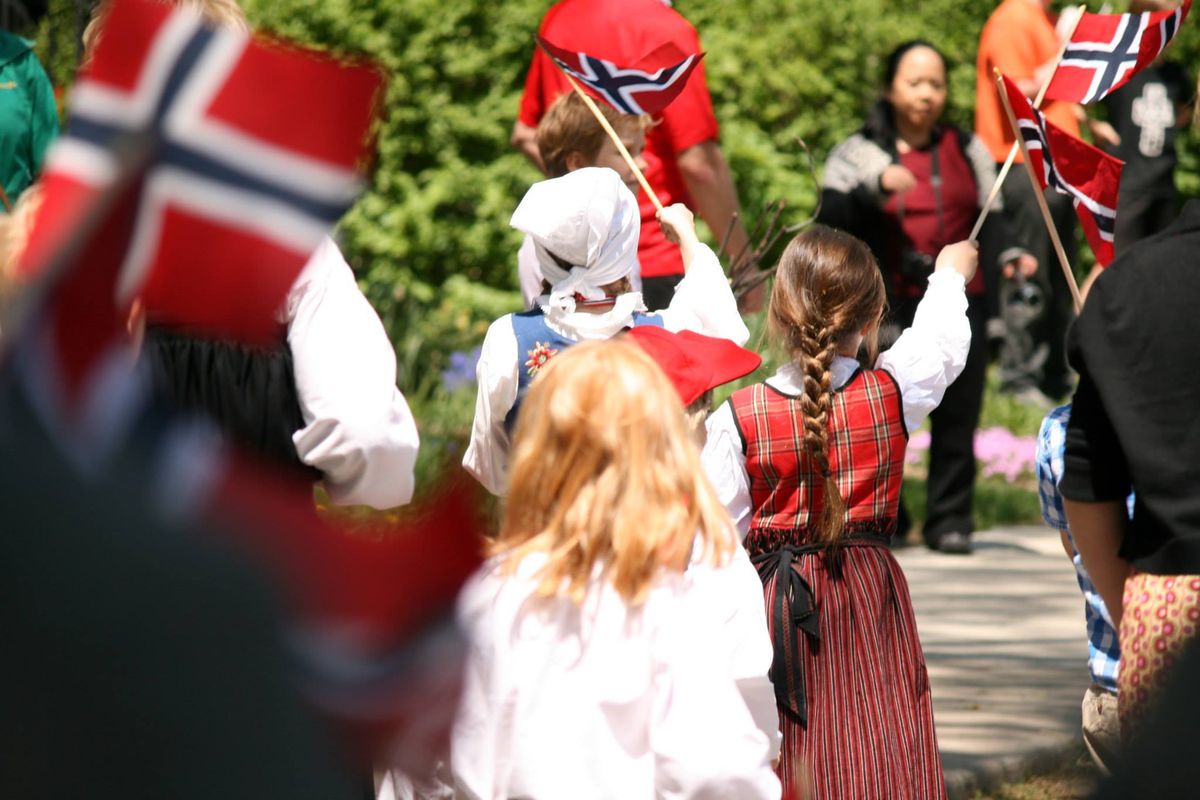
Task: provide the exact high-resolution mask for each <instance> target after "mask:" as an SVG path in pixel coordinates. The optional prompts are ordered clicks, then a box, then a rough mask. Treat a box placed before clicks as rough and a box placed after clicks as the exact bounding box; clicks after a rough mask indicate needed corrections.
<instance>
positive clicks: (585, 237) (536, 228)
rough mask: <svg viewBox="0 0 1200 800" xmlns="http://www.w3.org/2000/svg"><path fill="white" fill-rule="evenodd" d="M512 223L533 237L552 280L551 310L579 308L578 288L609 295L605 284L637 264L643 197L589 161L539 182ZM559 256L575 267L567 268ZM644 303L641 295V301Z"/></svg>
mask: <svg viewBox="0 0 1200 800" xmlns="http://www.w3.org/2000/svg"><path fill="white" fill-rule="evenodd" d="M509 224H510V225H512V226H513V227H514V228H516V229H517V230H519V231H522V232H524V233H526V234H528V235H529V237H530V238H531V239H532V240H533V244H534V249H535V251H536V252H537V259H538V266H540V267H541V270H542V275H543V276H545V278H546V280H547V281H549V282H550V297H549V301H548V302H547V303H546V304H545V307H546V309H547V310H556V311H559V312H563V313H568V314H569V313H571V312H573V311H574V310H575V295H576V294H579V295H581V296H582V297H583V298H584V299H586V300H603V299H604V297H605V295H604V290H603V289H601V288H600V287H602V286H607V285H608V284H610V283H612V282H613V281H617V280H620V279H621V278H623V277H625V276H626V275H628V274H629V273H630V272H632V271H633V268H634V266H635V265H636V264H637V243H638V234H639V233H640V231H641V216H640V214H639V212H638V204H637V199H636V198H635V197H634V196H633V192H631V191H629V187H627V186H626V185H625V184H624V183H623V182H622V181H621V178H620V176H618V175H617V173H616V172H615V171H613V170H611V169H608V168H607V167H585V168H583V169H577V170H575V171H574V172H570V173H567V174H566V175H563V176H562V177H561V178H551V179H550V180H546V181H541V182H539V183H535V184H534V185H533V186H531V187H530V188H529V191H528V192H526V193H525V197H524V198H523V199H522V200H521V203H520V205H518V206H517V210H516V211H514V212H513V215H512V220H510V222H509ZM551 254H553V255H551ZM554 256H557V257H558V258H559V259H562V260H563V261H565V262H567V263H569V264H571V265H572V266H571V268H570V269H569V270H566V269H563V268H562V267H561V266H559V263H558V261H556V260H555V258H554ZM640 304H641V303H640V297H639V298H638V299H637V301H636V303H635V305H637V306H640Z"/></svg>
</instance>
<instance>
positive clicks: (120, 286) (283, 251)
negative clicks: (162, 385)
mask: <svg viewBox="0 0 1200 800" xmlns="http://www.w3.org/2000/svg"><path fill="white" fill-rule="evenodd" d="M379 87H380V76H379V74H378V73H377V72H376V71H375V70H374V69H372V68H370V67H368V66H365V65H361V64H358V65H355V64H347V63H344V62H338V61H335V60H333V59H331V58H328V57H326V56H321V55H318V54H316V53H313V52H306V51H302V50H300V49H297V48H295V47H293V46H291V45H284V44H282V43H278V42H268V41H256V40H252V39H251V38H250V37H249V36H248V35H247V34H245V33H242V32H240V31H237V30H233V29H227V28H226V29H213V28H210V27H208V26H207V25H205V24H204V23H203V22H202V20H201V19H200V17H199V16H198V15H197V14H196V13H195V12H194V11H192V10H188V9H178V8H173V7H172V6H170V5H164V4H162V3H156V2H149V1H148V0H115V2H114V3H113V5H112V11H111V14H110V15H109V17H108V19H107V21H106V23H105V28H104V35H103V36H102V37H101V38H100V41H99V44H98V46H97V47H96V50H95V52H94V53H93V56H92V58H91V60H90V62H89V63H88V65H87V66H86V68H85V69H84V71H83V72H82V73H81V75H80V79H79V82H78V83H77V85H76V86H75V88H74V90H73V91H72V93H71V104H70V109H69V113H70V119H69V122H68V126H67V130H66V133H65V135H64V136H62V137H61V138H60V139H59V140H58V142H57V143H56V144H55V145H54V147H53V149H52V150H51V151H50V154H49V156H48V158H47V166H46V171H45V175H44V177H43V185H44V198H45V199H44V202H43V204H42V207H41V209H40V211H39V212H38V214H37V216H36V218H35V221H34V225H33V229H32V232H31V234H30V240H29V245H28V249H27V250H26V252H25V255H24V257H23V259H22V261H21V266H20V271H21V272H22V273H23V274H25V275H26V276H29V275H34V274H38V273H41V272H43V271H46V270H47V269H50V270H52V271H53V272H55V273H63V274H54V275H43V276H41V277H43V278H44V279H46V280H47V281H48V282H49V284H50V285H52V286H53V288H52V289H50V291H52V292H54V293H55V298H54V299H53V300H52V301H50V303H49V306H48V307H49V310H50V313H51V315H52V317H53V320H52V325H51V329H52V331H53V343H52V345H51V347H52V349H53V352H54V353H55V356H56V358H55V359H54V361H55V362H56V363H57V364H58V366H59V380H58V381H56V383H57V384H58V385H59V387H60V388H61V389H62V390H64V391H65V392H66V393H67V394H68V396H70V395H73V394H74V393H75V392H76V391H77V390H78V388H79V386H80V384H81V382H82V380H83V379H84V378H85V376H86V374H87V371H88V369H89V367H90V365H92V364H93V363H94V362H95V360H96V359H97V358H99V357H100V355H101V354H102V353H103V352H104V351H105V349H106V348H107V347H108V346H109V345H110V344H111V343H112V342H113V340H114V338H115V337H118V336H120V335H121V334H122V333H123V330H124V326H125V322H126V319H127V316H128V311H129V308H130V306H131V304H132V303H133V301H134V300H135V299H137V298H140V299H141V301H142V303H143V305H144V307H145V310H146V311H147V313H148V314H150V315H153V316H155V317H157V318H159V319H164V320H167V321H170V322H172V323H175V324H178V325H181V326H186V327H191V328H194V329H198V330H203V331H207V332H212V333H216V334H221V335H227V336H230V337H232V338H238V339H242V340H247V341H255V340H259V339H263V338H265V337H267V336H268V335H269V334H270V333H271V331H272V330H273V327H274V325H275V322H274V312H275V310H276V309H277V308H278V306H279V305H280V303H281V302H282V300H283V298H284V296H285V295H286V292H287V289H288V287H289V286H290V285H291V283H292V281H293V280H294V279H295V277H296V275H297V274H298V272H299V271H300V269H301V268H302V267H303V265H304V263H305V261H306V259H307V258H308V257H309V255H311V253H312V251H313V250H314V249H315V248H316V246H317V244H318V243H319V242H320V240H321V237H322V236H323V235H324V234H325V233H326V232H327V231H328V230H329V229H330V227H332V225H333V224H334V223H335V222H336V221H337V220H338V219H339V218H340V217H341V215H342V214H343V213H344V212H345V211H346V209H348V208H349V206H350V204H351V202H352V201H353V199H354V197H355V196H356V194H357V192H358V191H359V190H360V188H361V185H362V180H361V174H360V171H359V170H360V168H361V167H362V166H363V162H364V161H365V159H366V157H367V154H368V152H369V147H368V141H367V140H368V131H369V127H370V123H371V120H372V118H373V114H374V110H375V109H374V106H375V98H376V94H377V92H378V90H379ZM66 272H72V273H74V274H73V275H72V276H71V277H70V279H68V280H63V279H62V278H64V277H65V273H66Z"/></svg>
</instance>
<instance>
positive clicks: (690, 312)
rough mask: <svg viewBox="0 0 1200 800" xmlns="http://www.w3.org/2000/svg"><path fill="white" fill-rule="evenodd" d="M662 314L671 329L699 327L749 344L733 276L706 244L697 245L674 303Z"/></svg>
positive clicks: (715, 334)
mask: <svg viewBox="0 0 1200 800" xmlns="http://www.w3.org/2000/svg"><path fill="white" fill-rule="evenodd" d="M661 314H662V318H663V325H664V327H665V328H666V329H667V330H669V331H673V332H674V331H681V330H689V331H695V332H696V333H703V334H705V335H707V336H715V337H717V338H719V339H729V340H731V341H733V342H736V343H737V344H745V343H746V341H747V340H748V339H749V338H750V331H749V330H747V329H746V323H745V322H743V321H742V316H741V314H739V313H738V308H737V299H736V298H735V297H734V296H733V290H732V289H731V288H730V287H729V279H728V278H726V277H725V272H724V270H722V269H721V262H719V261H718V260H717V256H716V254H715V253H714V252H713V251H712V249H711V248H710V247H709V246H708V245H706V244H701V245H699V246H698V247H697V248H696V254H695V256H693V257H692V263H691V264H689V265H688V268H687V272H686V273H685V274H684V276H683V280H681V281H680V282H679V285H678V286H676V287H675V296H674V297H672V298H671V304H670V305H669V306H667V308H666V309H665V310H663V311H662V312H661Z"/></svg>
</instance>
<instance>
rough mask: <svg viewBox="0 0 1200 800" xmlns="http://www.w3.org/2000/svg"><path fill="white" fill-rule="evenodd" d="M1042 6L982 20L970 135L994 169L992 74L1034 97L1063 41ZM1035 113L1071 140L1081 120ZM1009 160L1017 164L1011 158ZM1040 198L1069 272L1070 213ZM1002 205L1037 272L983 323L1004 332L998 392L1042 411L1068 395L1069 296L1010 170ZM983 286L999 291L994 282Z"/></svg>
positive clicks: (1038, 0) (1048, 107)
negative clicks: (994, 322)
mask: <svg viewBox="0 0 1200 800" xmlns="http://www.w3.org/2000/svg"><path fill="white" fill-rule="evenodd" d="M1050 6H1051V0H1003V2H1001V3H1000V5H999V6H997V7H996V9H995V11H993V12H992V15H991V16H990V17H989V18H988V21H987V23H986V24H985V25H984V27H983V34H982V35H981V36H980V39H979V54H978V56H977V59H976V65H975V66H976V78H975V134H976V135H977V136H978V137H979V138H980V139H981V140H982V141H983V143H984V144H985V145H986V146H987V148H988V150H989V152H991V154H992V158H994V159H995V160H996V162H997V163H998V164H999V163H1002V162H1003V161H1004V160H1005V159H1006V158H1007V157H1008V151H1009V149H1010V148H1011V147H1012V144H1013V134H1012V129H1011V128H1010V127H1009V123H1008V120H1007V119H1006V118H1005V115H1004V108H1003V106H1001V105H1000V97H999V95H998V94H997V92H996V85H995V81H994V77H993V76H994V73H993V69H998V70H1000V71H1001V72H1003V73H1004V74H1005V75H1007V76H1008V77H1009V78H1010V79H1012V80H1013V81H1014V82H1016V84H1017V85H1018V86H1019V87H1020V88H1021V90H1022V91H1024V92H1025V94H1026V95H1027V96H1028V97H1030V98H1033V97H1034V96H1035V95H1036V94H1037V92H1038V90H1039V89H1040V88H1041V86H1042V84H1043V83H1045V82H1046V81H1047V80H1048V79H1049V78H1050V76H1051V74H1052V73H1053V71H1054V68H1055V63H1056V60H1057V57H1058V53H1059V50H1060V48H1061V46H1062V41H1063V40H1062V37H1061V34H1060V31H1059V30H1056V28H1055V23H1056V21H1057V17H1056V15H1055V14H1053V13H1052V12H1051V9H1050ZM1063 27H1066V26H1063ZM1042 111H1043V113H1044V114H1045V115H1046V118H1047V119H1048V120H1050V121H1051V122H1052V123H1054V124H1055V125H1057V126H1059V127H1060V128H1062V129H1063V130H1064V131H1066V132H1067V133H1069V134H1071V135H1072V136H1079V132H1080V124H1081V122H1084V121H1085V120H1086V115H1085V114H1084V112H1083V109H1082V108H1081V107H1080V106H1077V105H1074V104H1071V103H1064V102H1058V101H1054V102H1046V103H1043V105H1042ZM1092 133H1093V136H1095V137H1096V138H1101V139H1103V138H1105V135H1106V134H1107V131H1106V130H1105V129H1104V123H1096V124H1095V126H1094V127H1093V128H1092ZM1017 158H1018V161H1019V160H1020V155H1019V154H1018V157H1017ZM1045 196H1046V202H1047V204H1048V205H1049V207H1050V214H1051V216H1052V217H1053V219H1054V226H1055V228H1057V229H1058V235H1059V238H1060V239H1061V240H1062V243H1063V248H1064V249H1065V250H1066V253H1067V259H1068V261H1069V262H1070V264H1071V266H1072V267H1074V265H1075V257H1076V247H1075V211H1074V209H1073V208H1072V206H1071V201H1070V198H1068V197H1066V196H1065V195H1060V194H1058V193H1057V192H1054V191H1049V192H1047V193H1046V195H1045ZM1003 198H1004V211H1003V213H1004V214H1005V215H1006V216H1007V217H1008V221H1009V227H1010V230H1011V231H1012V233H1013V235H1014V236H1015V237H1016V243H1017V244H1019V245H1020V246H1022V247H1024V248H1025V249H1026V250H1028V251H1029V252H1030V253H1031V254H1032V255H1033V256H1034V257H1035V258H1037V260H1038V263H1039V264H1041V265H1043V267H1042V268H1041V269H1039V270H1038V271H1037V273H1036V274H1035V275H1034V276H1033V278H1031V279H1030V280H1029V282H1028V283H1027V284H1026V283H1023V282H1022V281H1021V279H1017V280H1016V281H1014V282H1011V283H1007V284H1005V285H1004V287H1003V288H1001V289H1000V291H999V294H996V293H993V296H992V297H991V298H990V300H989V304H988V305H989V311H990V314H989V316H993V317H1000V318H1001V319H1003V321H1004V328H1005V331H1004V342H1003V344H1002V346H1001V349H1000V379H1001V390H1002V391H1007V392H1010V393H1012V394H1015V395H1017V396H1018V397H1023V398H1025V399H1030V400H1034V401H1036V402H1038V403H1041V404H1045V403H1047V402H1048V401H1047V397H1053V398H1058V397H1062V396H1063V395H1065V394H1066V393H1067V392H1068V391H1069V390H1070V382H1069V380H1070V379H1069V370H1068V368H1067V361H1066V351H1065V347H1064V339H1065V336H1066V331H1067V326H1068V325H1069V324H1070V321H1071V318H1072V317H1073V315H1074V310H1073V308H1072V306H1071V294H1070V290H1069V289H1068V288H1067V284H1066V279H1065V278H1064V276H1063V274H1062V270H1061V269H1060V268H1058V266H1057V264H1058V258H1057V256H1056V255H1055V253H1054V250H1053V245H1052V244H1051V242H1050V235H1049V233H1048V232H1047V231H1046V227H1045V223H1044V222H1043V221H1042V217H1041V212H1040V211H1039V209H1038V206H1037V200H1036V199H1035V198H1034V196H1033V188H1032V187H1031V185H1030V183H1029V180H1028V179H1027V178H1026V177H1025V176H1024V175H1021V174H1020V172H1019V171H1016V170H1014V171H1013V173H1012V174H1010V175H1009V176H1008V180H1006V181H1005V182H1004V189H1003ZM996 277H997V278H999V276H998V275H997V276H996ZM987 283H988V285H990V286H999V285H1000V282H999V281H997V280H993V281H988V282H987ZM1051 405H1052V404H1051ZM1047 407H1049V406H1047Z"/></svg>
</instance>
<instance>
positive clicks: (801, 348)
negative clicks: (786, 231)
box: [769, 225, 886, 362]
mask: <svg viewBox="0 0 1200 800" xmlns="http://www.w3.org/2000/svg"><path fill="white" fill-rule="evenodd" d="M885 298H886V295H885V292H884V286H883V276H882V274H881V273H880V271H879V266H878V265H877V263H876V261H875V256H873V255H872V254H871V251H870V249H869V248H868V247H867V246H866V245H865V244H864V243H863V242H862V241H861V240H859V239H856V238H855V237H853V236H851V235H850V234H848V233H843V232H842V231H838V230H834V229H832V228H826V227H825V226H823V225H814V226H812V227H811V228H809V229H807V230H805V231H804V232H803V233H800V234H799V235H797V236H796V238H794V239H792V241H791V242H789V243H788V246H787V248H785V249H784V251H783V255H782V256H781V257H780V259H779V268H778V270H777V271H776V273H775V287H774V289H773V291H772V292H771V306H770V311H769V321H770V324H771V329H772V331H773V332H774V334H775V336H776V338H777V339H778V340H779V342H780V343H781V344H783V345H784V346H785V347H786V348H787V350H788V353H789V354H790V355H791V356H792V357H793V358H799V357H801V356H810V357H811V356H816V355H818V354H820V353H824V352H825V351H826V350H828V351H829V352H828V357H829V360H830V361H831V362H832V359H833V355H835V354H836V353H837V352H838V351H839V350H853V349H856V348H855V343H856V342H858V341H859V337H860V336H864V335H865V338H866V340H867V344H868V350H870V349H873V333H874V331H875V330H876V328H877V327H878V322H879V318H880V315H881V314H882V312H883V306H884V301H885Z"/></svg>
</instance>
